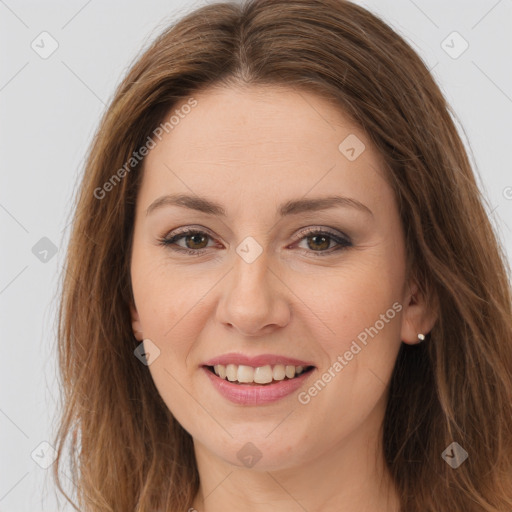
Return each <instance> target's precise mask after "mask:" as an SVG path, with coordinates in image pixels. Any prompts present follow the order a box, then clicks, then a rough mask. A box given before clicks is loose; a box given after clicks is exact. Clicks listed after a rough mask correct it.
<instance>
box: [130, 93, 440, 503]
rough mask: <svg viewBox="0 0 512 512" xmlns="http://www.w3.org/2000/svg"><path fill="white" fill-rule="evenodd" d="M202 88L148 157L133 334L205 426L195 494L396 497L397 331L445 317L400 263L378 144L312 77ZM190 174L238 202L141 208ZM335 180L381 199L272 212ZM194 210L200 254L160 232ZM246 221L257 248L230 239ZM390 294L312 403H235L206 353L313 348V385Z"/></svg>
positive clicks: (292, 399) (181, 415) (268, 499)
mask: <svg viewBox="0 0 512 512" xmlns="http://www.w3.org/2000/svg"><path fill="white" fill-rule="evenodd" d="M194 98H195V99H196V100H197V102H198V104H197V106H196V107H195V108H193V109H192V110H191V112H190V113H189V114H187V115H186V116H184V118H183V119H181V120H180V122H179V124H178V125H177V126H175V127H174V129H173V130H172V131H170V132H169V133H168V134H165V135H164V136H163V137H162V140H161V141H159V142H158V144H157V145H156V146H155V147H154V148H153V149H152V150H151V151H150V153H149V154H148V156H147V157H146V160H145V168H144V176H143V180H142V185H141V189H140V192H139V196H138V199H137V206H136V217H135V225H134V243H133V250H132V262H131V278H132V286H133V293H134V299H135V304H134V305H133V307H132V310H131V315H132V325H133V330H134V333H135V336H136V337H137V339H139V340H140V341H142V340H143V339H150V340H151V341H152V343H154V344H155V345H156V346H157V347H158V348H159V350H160V355H159V356H158V357H157V358H156V359H155V360H154V361H153V362H152V363H151V364H150V365H149V366H148V369H149V371H150V372H151V375H152V378H153V380H154V382H155V385H156V386H157V389H158V391H159V393H160V394H161V396H162V398H163V400H164V401H165V403H166V404H167V406H168V407H169V409H170V411H172V413H173V415H174V416H175V417H176V418H177V420H178V421H179V422H180V424H181V425H182V426H183V427H184V428H185V429H186V430H187V431H188V432H189V433H190V434H191V436H192V438H193V440H194V449H195V455H196V460H197V464H198V469H199V474H200V480H201V487H200V490H199V493H198V494H197V496H196V498H195V500H194V502H193V503H192V504H191V507H194V508H195V509H197V510H199V511H205V512H216V511H221V510H222V511H225V510H247V511H263V510H265V511H267V510H275V511H298V510H308V511H311V512H313V511H339V510H347V511H352V512H362V511H373V510H379V511H384V512H387V511H396V510H398V508H397V507H398V505H397V503H398V501H397V495H396V492H395V489H394V487H393V485H392V484H391V481H390V477H389V474H388V473H387V471H386V469H385V466H384V462H383V455H382V443H381V431H380V428H381V425H382V420H383V417H384V411H385V406H386V401H387V389H388V388H387V386H388V383H389V380H390V377H391V373H392V369H393V365H394V362H395V359H396V356H397V353H398V350H399V347H400V344H401V342H402V341H403V342H405V343H417V342H418V338H417V334H418V333H425V334H426V333H428V332H429V331H430V330H431V328H432V326H433V324H434V321H435V318H433V317H432V315H431V314H430V312H429V311H427V310H426V307H425V304H424V300H423V297H421V296H420V295H419V294H418V288H417V287H416V285H415V283H414V282H410V281H409V280H407V279H406V275H405V261H406V259H405V258H406V253H405V244H404V237H403V231H402V226H401V222H400V219H399V215H398V209H397V205H396V201H395V198H394V195H393V191H392V189H391V188H390V186H389V185H388V183H387V182H386V180H385V178H384V174H383V171H382V161H381V157H380V155H379V154H378V152H377V151H376V150H375V149H374V147H373V146H372V144H371V143H370V140H369V139H368V137H367V136H366V134H365V133H364V132H363V131H362V130H361V129H360V128H359V127H358V126H356V125H354V124H353V123H352V122H350V120H349V119H348V117H346V116H345V115H343V113H342V112H341V111H340V110H339V109H336V108H333V105H332V104H330V103H328V102H327V101H326V100H325V99H323V98H321V97H319V96H317V95H315V94H311V93H305V92H300V93H299V92H297V91H293V90H289V89H283V88H277V87H265V88H264V87H254V86H251V87H246V88H217V89H208V90H205V91H203V92H201V93H200V94H195V95H194ZM184 103H185V102H183V104H184ZM179 107H180V105H176V106H174V107H173V110H175V109H176V108H179ZM350 134H354V135H356V136H357V137H358V138H359V139H360V140H361V141H363V143H364V144H365V150H364V151H363V152H362V153H361V154H360V155H359V156H358V157H357V158H356V159H355V160H354V161H350V160H349V159H347V158H346V157H345V156H344V155H343V154H342V153H341V152H340V150H339V149H338V146H339V144H340V143H341V142H342V141H343V140H344V139H345V138H346V137H347V136H348V135H350ZM178 192H179V193H186V194H194V195H199V196H205V197H207V198H208V199H211V200H214V201H216V202H219V203H220V204H222V205H223V207H224V208H225V210H226V217H225V218H221V217H218V216H215V215H208V214H206V213H201V212H196V211H193V210H187V209H185V208H181V207H179V206H170V205H167V206H163V207H161V208H157V209H154V210H153V211H152V212H151V213H150V214H147V213H146V210H147V208H148V206H149V205H150V204H151V203H153V201H155V200H156V199H157V198H159V197H160V196H162V195H165V194H170V193H178ZM333 193H337V194H339V195H344V196H347V197H350V198H354V199H357V200H358V201H360V202H361V203H363V204H364V205H366V206H367V207H368V208H369V209H370V210H371V211H372V212H373V215H370V214H367V213H364V212H362V211H359V210H357V209H355V208H350V207H335V208H331V209H328V210H323V211H316V212H309V213H301V214H296V215H290V216H286V217H282V218H280V217H279V216H278V215H277V210H278V207H279V206H280V205H281V204H282V203H284V202H286V201H288V200H291V199H300V198H304V197H305V198H312V197H325V196H329V195H333ZM185 226H192V227H194V228H197V229H201V230H202V231H203V232H206V233H207V234H208V235H209V238H206V241H204V242H203V243H201V239H200V238H199V241H198V239H197V238H196V239H195V241H194V240H190V238H189V239H188V241H187V239H186V238H181V239H180V240H178V241H176V244H177V245H178V246H179V247H181V248H185V247H186V248H189V249H192V250H198V249H200V248H204V247H206V249H203V254H202V255H200V256H192V255H188V254H184V253H179V252H175V251H173V250H172V249H171V247H170V246H167V247H165V246H162V245H160V244H159V242H158V240H159V238H162V237H165V236H167V235H168V234H169V233H170V232H172V233H171V234H174V233H175V231H176V229H177V228H181V227H185ZM308 227H314V228H318V229H323V230H328V231H332V232H334V233H335V234H336V233H337V232H338V233H339V232H340V233H341V234H345V235H348V236H349V237H350V241H351V243H352V246H351V247H348V248H345V249H341V250H338V251H336V250H334V249H333V248H334V247H339V245H338V244H337V243H336V242H335V241H334V240H333V239H327V240H328V245H327V248H325V247H326V246H325V245H324V246H322V244H321V242H322V241H320V242H319V241H318V239H316V240H315V239H314V235H312V234H311V233H306V234H304V235H302V233H303V232H304V229H305V228H308ZM295 235H297V238H294V236H295ZM247 236H251V237H253V238H254V239H255V240H256V241H257V242H258V243H259V245H260V246H261V248H262V249H263V252H262V254H261V255H260V256H259V257H258V258H256V259H255V261H253V262H252V263H247V262H246V261H245V260H244V259H243V258H241V257H240V256H239V255H238V254H237V252H236V248H237V246H238V245H239V244H240V243H241V242H242V240H244V238H245V237H247ZM311 237H313V240H312V238H311ZM321 251H323V252H324V253H328V252H329V251H330V254H329V255H324V256H321V255H320V256H317V254H318V252H321ZM395 302H398V303H399V304H401V305H402V309H401V311H400V312H398V313H397V314H396V316H394V318H393V319H392V320H389V321H388V322H387V323H386V324H385V326H384V328H382V329H381V330H379V332H378V334H377V335H375V336H374V337H373V338H369V341H368V343H367V345H366V346H363V349H362V350H361V351H360V352H359V353H358V354H357V355H355V356H354V358H353V359H352V360H351V361H350V362H349V363H348V364H347V365H346V366H345V367H344V368H343V370H342V371H341V372H339V373H337V374H336V377H335V378H333V379H332V380H331V381H330V382H329V383H328V385H326V386H325V388H324V389H323V390H322V391H321V392H319V393H318V394H317V395H316V396H315V397H313V398H311V400H310V402H309V403H307V404H306V405H303V404H301V403H299V401H298V399H297V393H292V394H291V395H289V396H288V397H286V398H283V399H281V400H279V401H277V402H274V403H271V404H267V405H261V406H241V405H236V404H232V403H230V402H228V401H227V400H226V399H225V398H224V397H222V396H221V395H220V394H219V393H218V392H217V391H216V389H214V388H213V386H212V385H211V383H210V381H209V379H208V378H207V376H206V375H205V374H204V371H203V370H202V369H201V368H200V366H201V364H202V363H204V362H205V361H206V360H208V359H210V358H212V357H214V356H218V355H221V354H225V353H228V352H239V353H243V354H248V355H251V356H252V355H258V354H263V353H271V354H280V355H287V356H290V357H295V358H298V359H301V360H306V361H311V362H312V364H314V365H315V367H316V369H315V370H314V372H313V373H312V374H311V375H310V377H309V378H308V380H307V383H305V384H304V387H303V388H301V390H299V391H304V389H306V390H307V389H308V388H309V387H310V386H311V385H312V384H313V383H314V382H315V381H316V380H317V379H318V378H320V376H321V375H322V374H323V373H324V372H325V371H327V369H328V368H329V367H332V365H333V362H335V361H336V360H337V357H338V356H339V355H340V354H341V355H343V354H344V353H345V352H346V351H347V350H348V349H349V348H350V346H351V343H352V342H353V340H356V339H357V336H358V334H360V333H361V332H363V331H364V329H365V328H368V327H370V326H374V325H375V323H376V321H377V320H378V319H379V318H380V315H382V314H385V313H386V311H387V310H389V309H390V308H391V307H392V304H393V303H395ZM248 442H251V443H252V444H253V445H254V446H256V447H257V450H258V451H259V452H260V453H261V459H260V460H259V461H258V462H257V463H256V464H255V465H254V466H253V467H251V468H249V467H246V466H244V465H243V464H242V463H241V461H240V460H239V459H238V458H237V453H238V451H239V450H240V449H241V448H242V447H243V446H244V445H245V444H246V443H248ZM301 507H303V508H301Z"/></svg>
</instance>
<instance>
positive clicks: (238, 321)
mask: <svg viewBox="0 0 512 512" xmlns="http://www.w3.org/2000/svg"><path fill="white" fill-rule="evenodd" d="M221 286H222V288H221V298H220V300H219V303H218V306H217V312H216V317H217V321H219V322H221V323H222V324H224V325H225V326H226V327H227V328H229V329H231V330H236V331H237V332H238V333H239V334H241V335H243V336H251V337H256V336H262V335H268V334H270V333H272V332H273V331H275V330H277V329H279V328H281V327H284V326H286V325H287V323H288V322H289V321H290V316H291V314H290V305H289V299H290V297H289V295H290V292H289V288H287V286H285V284H284V283H283V280H282V279H281V278H280V277H279V276H278V275H277V272H276V271H275V270H274V269H272V268H270V266H269V262H268V258H267V256H266V253H265V252H263V253H262V254H261V255H260V256H259V257H258V258H257V259H256V260H254V261H252V262H247V261H245V260H244V259H243V258H242V257H239V256H238V255H237V257H236V258H235V262H234V268H233V269H232V271H231V272H229V274H228V275H227V276H226V278H225V279H223V280H222V285H221Z"/></svg>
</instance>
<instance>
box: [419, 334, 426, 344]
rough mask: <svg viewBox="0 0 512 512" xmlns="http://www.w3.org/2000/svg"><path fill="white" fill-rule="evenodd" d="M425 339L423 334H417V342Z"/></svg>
mask: <svg viewBox="0 0 512 512" xmlns="http://www.w3.org/2000/svg"><path fill="white" fill-rule="evenodd" d="M424 339H425V335H424V334H418V340H419V341H418V342H419V343H421V342H422V341H423V340H424Z"/></svg>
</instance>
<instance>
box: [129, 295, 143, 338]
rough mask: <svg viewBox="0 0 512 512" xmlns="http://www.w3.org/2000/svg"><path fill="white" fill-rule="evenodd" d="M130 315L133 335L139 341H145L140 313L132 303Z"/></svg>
mask: <svg viewBox="0 0 512 512" xmlns="http://www.w3.org/2000/svg"><path fill="white" fill-rule="evenodd" d="M130 315H131V317H132V329H133V335H134V336H135V339H136V340H137V341H142V340H143V339H144V335H143V332H142V324H141V322H140V318H139V313H138V311H137V308H136V307H135V304H134V303H133V302H132V303H131V304H130Z"/></svg>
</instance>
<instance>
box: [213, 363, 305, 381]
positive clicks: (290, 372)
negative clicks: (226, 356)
mask: <svg viewBox="0 0 512 512" xmlns="http://www.w3.org/2000/svg"><path fill="white" fill-rule="evenodd" d="M213 371H214V372H215V374H216V375H218V376H219V377H220V378H221V379H226V378H227V380H229V381H230V382H239V383H244V384H251V383H256V384H269V383H271V382H272V380H275V381H280V380H284V379H285V377H287V378H288V379H293V378H294V377H295V376H297V375H300V374H301V373H302V372H303V371H304V367H303V366H293V365H286V366H285V365H283V364H276V365H274V366H270V365H268V364H267V365H265V366H258V367H257V368H253V367H252V366H246V365H243V364H241V365H236V364H228V365H223V364H216V365H215V366H214V367H213Z"/></svg>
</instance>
